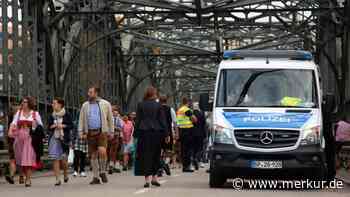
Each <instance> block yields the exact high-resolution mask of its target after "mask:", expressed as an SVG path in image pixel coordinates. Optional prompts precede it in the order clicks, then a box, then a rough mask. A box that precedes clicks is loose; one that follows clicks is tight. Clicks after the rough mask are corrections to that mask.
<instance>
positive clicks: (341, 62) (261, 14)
mask: <svg viewBox="0 0 350 197" xmlns="http://www.w3.org/2000/svg"><path fill="white" fill-rule="evenodd" d="M10 6H11V9H12V15H13V16H12V17H9V16H8V14H9V11H8V10H9V7H10ZM349 6H350V1H349V0H347V1H345V0H344V1H335V0H300V1H291V0H279V1H275V0H216V1H215V0H136V1H135V0H36V1H34V0H22V1H16V0H1V10H2V15H1V19H0V20H1V21H0V22H1V24H2V31H1V35H2V46H3V47H2V50H1V55H2V62H0V63H1V65H0V74H2V75H0V83H1V84H0V91H1V94H2V95H3V96H22V95H26V94H32V95H35V96H37V97H38V98H40V101H41V102H43V103H45V102H48V101H49V100H50V98H52V97H53V96H63V97H64V98H65V99H66V100H67V101H68V104H69V106H70V107H73V108H74V107H78V106H79V105H80V103H81V101H82V100H83V98H84V95H85V92H86V88H87V87H88V86H89V85H90V84H99V85H100V86H101V87H102V89H103V94H104V97H106V98H107V99H109V100H112V101H114V102H116V103H119V104H120V105H122V106H123V107H124V109H128V110H133V109H134V108H135V105H136V103H137V101H139V100H140V98H141V97H142V93H143V90H144V88H145V87H146V86H148V85H149V84H153V85H155V86H157V87H160V89H161V92H162V93H163V94H168V95H171V96H173V98H175V99H174V102H176V99H178V98H180V97H181V96H183V95H189V96H193V95H196V94H199V93H203V92H212V91H213V87H214V83H215V74H216V68H217V64H218V62H219V61H220V59H221V55H222V52H223V51H224V50H229V49H268V48H275V49H304V50H309V51H312V52H313V53H314V54H315V55H316V61H317V62H318V63H319V64H320V67H321V70H322V73H323V83H324V87H325V89H326V90H327V91H333V92H339V95H340V97H339V98H340V100H341V101H342V102H344V101H345V100H348V99H349V98H350V91H349V89H350V88H349V85H348V84H350V81H349V78H350V76H349V72H348V70H349V65H350V64H349V57H350V55H349V44H350V41H349V11H348V12H346V11H345V10H350V7H349ZM19 12H21V20H20V19H19V17H18V16H19ZM10 22H11V23H12V26H13V30H12V31H13V32H12V33H11V32H10V31H9V28H8V25H7V24H9V23H10ZM19 32H21V36H19ZM17 35H18V36H17ZM9 40H12V41H13V47H12V48H11V47H9V45H10V42H9ZM20 41H21V44H20ZM20 45H22V46H20ZM11 55H12V57H13V58H12V59H13V62H12V63H11V62H10V61H9V60H8V59H9V57H10V56H11ZM20 75H22V78H23V80H22V81H23V82H22V83H20V82H21V80H18V81H19V82H18V83H17V82H14V81H15V80H14V79H15V78H18V77H19V76H20ZM7 76H8V77H10V78H11V80H10V79H8V77H7Z"/></svg>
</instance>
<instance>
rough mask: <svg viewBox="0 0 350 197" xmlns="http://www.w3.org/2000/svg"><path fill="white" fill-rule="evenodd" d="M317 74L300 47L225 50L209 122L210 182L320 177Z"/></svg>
mask: <svg viewBox="0 0 350 197" xmlns="http://www.w3.org/2000/svg"><path fill="white" fill-rule="evenodd" d="M319 76H320V73H319V69H318V66H317V65H316V64H315V63H314V61H313V56H312V54H311V53H309V52H307V51H289V50H261V51H260V50H237V51H226V52H224V57H223V61H222V62H221V63H220V65H219V69H218V74H217V82H216V88H215V96H214V103H213V112H212V119H211V123H210V125H212V128H211V132H212V144H211V146H210V149H209V153H210V181H209V182H210V186H211V187H220V186H222V185H223V184H224V183H225V182H226V180H227V179H228V178H236V177H240V178H247V179H248V178H264V179H266V178H269V179H277V180H280V179H296V178H312V179H317V180H321V179H322V180H323V179H324V178H325V176H326V161H325V152H324V148H325V140H324V137H323V131H322V113H321V98H322V91H321V88H320V81H319Z"/></svg>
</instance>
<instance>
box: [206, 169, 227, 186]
mask: <svg viewBox="0 0 350 197" xmlns="http://www.w3.org/2000/svg"><path fill="white" fill-rule="evenodd" d="M225 183H226V178H225V177H224V176H223V175H222V174H221V173H218V172H217V171H216V170H214V169H211V170H210V175H209V186H210V188H221V187H223V186H224V184H225Z"/></svg>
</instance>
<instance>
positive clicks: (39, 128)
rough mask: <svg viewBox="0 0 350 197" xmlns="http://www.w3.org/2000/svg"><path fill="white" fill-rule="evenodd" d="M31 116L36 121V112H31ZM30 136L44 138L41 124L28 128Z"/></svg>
mask: <svg viewBox="0 0 350 197" xmlns="http://www.w3.org/2000/svg"><path fill="white" fill-rule="evenodd" d="M32 116H33V121H36V113H35V112H33V114H32ZM30 136H31V137H32V138H33V137H34V138H38V139H39V138H41V139H44V138H45V133H44V128H43V126H41V125H38V126H37V127H36V128H35V129H33V128H32V129H30Z"/></svg>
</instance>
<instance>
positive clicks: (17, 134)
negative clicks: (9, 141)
mask: <svg viewBox="0 0 350 197" xmlns="http://www.w3.org/2000/svg"><path fill="white" fill-rule="evenodd" d="M34 108H35V101H34V99H33V98H32V97H25V98H23V99H22V101H21V107H20V110H19V111H17V113H16V115H15V117H14V118H13V121H12V123H11V128H10V135H12V136H13V137H14V138H15V141H14V151H15V158H16V164H17V165H18V166H20V167H21V168H22V170H23V172H24V174H25V178H26V179H25V186H26V187H30V186H31V175H32V167H33V166H34V165H35V162H36V155H35V151H34V148H33V145H32V137H31V132H33V131H34V130H35V129H36V128H37V127H38V126H43V123H42V120H41V117H40V115H39V113H38V112H36V111H34Z"/></svg>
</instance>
